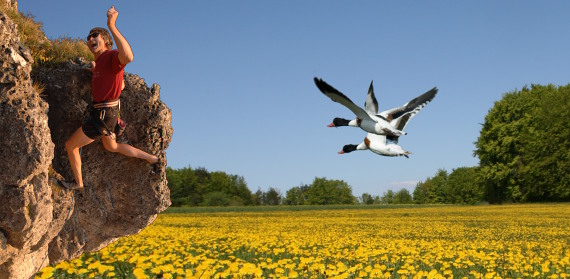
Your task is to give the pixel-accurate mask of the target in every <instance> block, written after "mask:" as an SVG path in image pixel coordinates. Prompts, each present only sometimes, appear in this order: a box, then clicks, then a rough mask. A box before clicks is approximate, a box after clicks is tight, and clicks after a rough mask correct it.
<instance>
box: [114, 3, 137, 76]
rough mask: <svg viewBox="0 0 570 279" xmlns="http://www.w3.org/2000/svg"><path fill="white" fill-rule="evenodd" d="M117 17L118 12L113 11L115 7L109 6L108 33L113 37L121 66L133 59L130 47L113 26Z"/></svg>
mask: <svg viewBox="0 0 570 279" xmlns="http://www.w3.org/2000/svg"><path fill="white" fill-rule="evenodd" d="M118 16H119V12H117V10H115V6H111V8H110V9H109V10H108V11H107V27H109V31H111V34H112V35H113V39H114V40H115V44H117V50H118V51H119V61H120V62H121V64H122V65H127V64H129V63H131V62H132V61H133V59H134V58H135V57H134V55H133V50H132V49H131V45H129V42H127V39H125V37H124V36H123V35H122V34H121V32H119V29H117V26H116V25H115V24H116V22H117V17H118Z"/></svg>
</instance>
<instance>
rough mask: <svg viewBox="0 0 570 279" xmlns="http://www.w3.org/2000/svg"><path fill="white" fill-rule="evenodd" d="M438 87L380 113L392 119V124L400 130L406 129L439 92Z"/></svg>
mask: <svg viewBox="0 0 570 279" xmlns="http://www.w3.org/2000/svg"><path fill="white" fill-rule="evenodd" d="M437 91H438V89H437V87H434V88H432V89H431V90H429V91H428V92H426V93H424V94H422V95H420V96H418V97H416V98H414V99H412V100H411V101H409V102H407V103H405V104H404V105H403V106H401V107H396V108H392V109H389V110H385V111H383V112H381V113H380V116H382V117H385V118H387V119H392V121H390V124H392V126H393V127H394V128H396V129H398V130H400V131H402V130H404V128H405V127H406V125H407V124H408V121H409V120H410V119H412V117H414V116H415V115H416V114H417V113H418V112H420V110H421V109H422V108H424V107H425V106H426V105H427V104H428V103H429V102H431V100H433V98H435V95H436V94H437Z"/></svg>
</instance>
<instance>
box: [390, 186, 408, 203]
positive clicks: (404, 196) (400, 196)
mask: <svg viewBox="0 0 570 279" xmlns="http://www.w3.org/2000/svg"><path fill="white" fill-rule="evenodd" d="M411 203H412V195H411V194H410V191H408V189H406V188H402V189H400V190H399V191H398V192H396V194H394V204H411Z"/></svg>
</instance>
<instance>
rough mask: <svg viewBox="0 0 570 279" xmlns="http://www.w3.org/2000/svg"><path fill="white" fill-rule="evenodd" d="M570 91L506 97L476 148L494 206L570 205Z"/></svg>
mask: <svg viewBox="0 0 570 279" xmlns="http://www.w3.org/2000/svg"><path fill="white" fill-rule="evenodd" d="M569 111H570V85H566V86H559V87H556V86H553V85H548V86H540V85H532V86H531V88H530V89H529V88H527V87H524V88H523V89H522V90H520V91H516V90H515V91H513V92H509V93H507V94H505V95H503V98H502V99H501V100H500V101H497V102H495V104H494V106H493V108H491V109H490V110H489V113H488V114H487V116H486V117H485V123H484V124H483V127H482V129H481V133H480V136H479V138H478V139H477V142H476V150H475V152H474V154H475V155H477V156H478V157H479V160H480V178H481V181H482V182H483V185H484V186H485V197H486V198H487V199H488V200H489V202H491V203H500V202H504V201H514V202H525V201H568V200H570V185H569V183H570V182H569V181H570V179H569V178H570V153H569V152H568V150H570V143H569V141H568V138H570V127H569V125H568V119H569V116H570V114H569Z"/></svg>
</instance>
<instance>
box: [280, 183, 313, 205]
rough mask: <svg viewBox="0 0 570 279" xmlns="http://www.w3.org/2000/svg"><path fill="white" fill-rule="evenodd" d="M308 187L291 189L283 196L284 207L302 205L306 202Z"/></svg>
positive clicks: (301, 186)
mask: <svg viewBox="0 0 570 279" xmlns="http://www.w3.org/2000/svg"><path fill="white" fill-rule="evenodd" d="M309 188H310V186H309V185H303V184H301V185H299V186H296V187H292V188H291V189H289V190H288V191H287V193H286V194H285V202H284V203H285V204H286V205H303V204H306V201H307V192H308V191H309Z"/></svg>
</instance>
